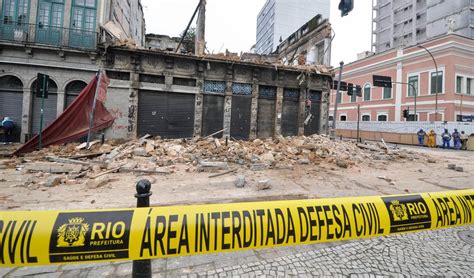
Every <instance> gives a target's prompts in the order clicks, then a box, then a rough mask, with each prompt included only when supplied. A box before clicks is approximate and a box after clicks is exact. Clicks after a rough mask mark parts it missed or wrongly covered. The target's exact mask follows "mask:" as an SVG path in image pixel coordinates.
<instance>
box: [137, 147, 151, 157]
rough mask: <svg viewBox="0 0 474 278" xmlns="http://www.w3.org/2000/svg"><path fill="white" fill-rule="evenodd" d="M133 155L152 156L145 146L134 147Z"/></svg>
mask: <svg viewBox="0 0 474 278" xmlns="http://www.w3.org/2000/svg"><path fill="white" fill-rule="evenodd" d="M133 155H136V156H145V157H146V156H150V155H149V154H148V151H147V150H146V149H145V148H135V149H133Z"/></svg>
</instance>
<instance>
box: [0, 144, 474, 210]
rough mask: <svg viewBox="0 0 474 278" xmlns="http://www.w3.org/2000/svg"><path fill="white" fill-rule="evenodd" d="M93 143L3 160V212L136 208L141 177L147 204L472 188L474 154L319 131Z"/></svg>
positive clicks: (0, 191) (0, 164)
mask: <svg viewBox="0 0 474 278" xmlns="http://www.w3.org/2000/svg"><path fill="white" fill-rule="evenodd" d="M94 143H95V144H93V145H92V147H91V148H90V149H87V148H85V144H81V145H80V144H78V143H71V144H67V145H63V146H52V147H49V148H45V149H43V150H41V151H37V152H33V153H30V154H28V155H25V156H23V157H13V158H11V157H6V158H1V159H0V201H1V204H0V206H1V209H3V210H53V209H95V208H124V207H134V206H135V204H136V199H135V197H134V194H135V193H136V191H135V185H136V183H137V181H138V180H140V179H144V178H145V179H149V180H150V181H151V182H152V192H153V195H152V196H151V205H152V206H161V205H177V204H203V203H228V202H246V201H262V200H291V199H308V198H324V197H343V196H363V195H386V194H404V193H416V192H432V191H444V190H456V189H468V188H469V189H470V188H474V183H473V179H472V177H473V173H474V160H473V158H474V155H473V154H472V153H470V152H465V151H454V150H450V151H448V150H439V149H428V148H413V147H400V148H394V147H393V146H386V145H384V144H382V143H366V144H356V143H355V142H345V141H331V140H330V139H329V138H327V137H326V136H320V135H312V136H308V137H305V136H300V137H285V138H284V137H278V138H276V139H266V140H263V139H255V140H251V141H237V140H227V141H226V140H223V139H215V138H194V139H188V140H185V139H175V140H165V139H160V138H151V137H148V136H146V137H143V138H140V139H137V140H132V141H128V142H124V141H120V140H115V141H114V140H110V141H107V142H106V143H105V144H102V145H101V144H100V143H97V142H94ZM449 164H456V166H454V167H453V165H449ZM448 166H450V167H451V168H453V169H448Z"/></svg>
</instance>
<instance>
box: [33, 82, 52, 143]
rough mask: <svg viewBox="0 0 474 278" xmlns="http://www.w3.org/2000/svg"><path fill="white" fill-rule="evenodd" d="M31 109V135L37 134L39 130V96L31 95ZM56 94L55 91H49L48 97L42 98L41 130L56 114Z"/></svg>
mask: <svg viewBox="0 0 474 278" xmlns="http://www.w3.org/2000/svg"><path fill="white" fill-rule="evenodd" d="M32 98H33V99H32V101H33V105H32V106H33V111H32V118H31V132H32V134H33V135H35V134H38V133H39V130H40V119H41V98H37V97H36V96H34V95H33V97H32ZM57 105H58V95H57V94H56V92H54V93H53V92H52V91H50V92H49V94H48V98H45V99H44V115H43V130H44V129H45V128H46V127H47V126H48V125H50V124H51V123H52V122H53V121H54V120H56V116H57Z"/></svg>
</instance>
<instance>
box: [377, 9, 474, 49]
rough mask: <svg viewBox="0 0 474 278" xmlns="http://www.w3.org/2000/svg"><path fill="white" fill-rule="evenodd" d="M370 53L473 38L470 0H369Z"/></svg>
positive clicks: (473, 21) (473, 17)
mask: <svg viewBox="0 0 474 278" xmlns="http://www.w3.org/2000/svg"><path fill="white" fill-rule="evenodd" d="M372 3H373V4H372V6H373V7H372V18H373V19H372V22H373V24H372V50H373V51H375V52H376V53H379V52H383V51H385V50H389V49H391V48H394V47H399V46H410V45H415V44H417V43H421V42H424V41H427V40H430V39H432V38H434V37H437V36H440V35H445V34H448V33H449V34H451V33H453V34H458V35H461V36H464V37H468V38H474V1H472V0H449V1H446V0H372Z"/></svg>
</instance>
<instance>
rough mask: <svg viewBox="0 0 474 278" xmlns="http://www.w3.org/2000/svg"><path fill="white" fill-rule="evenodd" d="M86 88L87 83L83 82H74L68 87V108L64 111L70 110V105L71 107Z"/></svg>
mask: <svg viewBox="0 0 474 278" xmlns="http://www.w3.org/2000/svg"><path fill="white" fill-rule="evenodd" d="M86 86H87V83H86V82H84V81H81V80H74V81H71V82H69V83H68V84H67V85H66V89H65V93H66V106H65V107H64V109H66V108H68V107H69V105H71V103H72V102H73V101H74V100H75V99H76V97H77V96H78V95H79V94H80V93H81V91H82V89H84V88H85V87H86Z"/></svg>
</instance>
